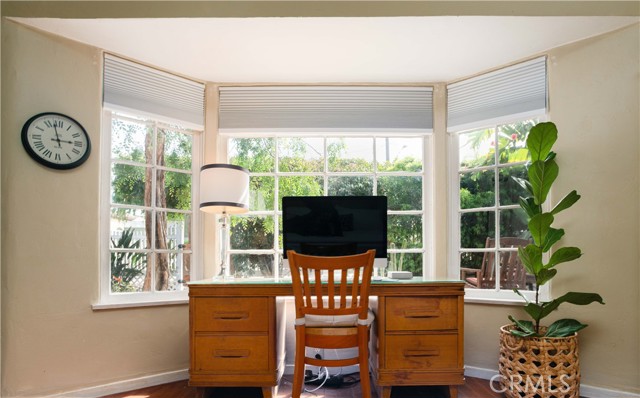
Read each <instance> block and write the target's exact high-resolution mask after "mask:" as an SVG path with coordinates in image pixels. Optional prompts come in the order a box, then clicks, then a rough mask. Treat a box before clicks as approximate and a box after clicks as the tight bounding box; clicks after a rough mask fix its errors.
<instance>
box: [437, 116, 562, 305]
mask: <svg viewBox="0 0 640 398" xmlns="http://www.w3.org/2000/svg"><path fill="white" fill-rule="evenodd" d="M529 116H531V115H529ZM534 117H538V119H539V120H540V121H545V120H546V119H547V116H546V115H540V114H538V115H534ZM527 118H529V117H527ZM527 118H520V117H519V115H516V116H515V118H513V119H510V120H509V121H505V119H502V120H500V121H499V122H498V121H496V123H495V124H490V125H483V126H475V127H472V128H469V129H467V130H465V131H455V132H447V147H448V153H449V163H448V170H447V181H448V185H449V212H448V213H449V214H448V225H449V226H450V228H449V236H448V238H449V239H448V245H447V246H448V247H447V249H448V250H447V252H448V254H447V260H448V261H447V264H448V270H447V275H448V277H449V278H450V279H455V280H459V279H460V221H459V220H460V218H459V217H458V215H459V214H460V181H459V178H458V174H459V172H460V170H459V165H460V159H459V154H460V153H459V152H460V151H459V140H458V137H459V134H460V133H463V132H466V131H469V130H482V129H485V128H487V129H489V128H490V129H494V128H496V127H497V126H499V125H503V124H510V123H517V122H519V121H522V120H525V119H527ZM494 167H498V165H494V166H491V169H493V168H494ZM518 208H519V207H518ZM543 208H544V209H545V210H547V211H548V210H550V204H549V203H548V202H547V203H545V204H544V205H543ZM544 258H545V261H548V255H545V257H544ZM520 293H522V294H523V295H524V296H525V297H526V298H527V300H530V301H535V291H531V290H523V291H521V292H520ZM539 293H540V295H539V299H540V301H548V300H551V282H547V283H546V284H544V285H543V286H541V287H540V291H539ZM464 300H465V302H466V303H478V304H502V305H526V304H527V302H526V301H525V300H524V299H523V298H522V297H520V296H519V295H518V294H517V293H515V292H514V291H512V290H502V289H499V288H496V289H473V288H465V298H464Z"/></svg>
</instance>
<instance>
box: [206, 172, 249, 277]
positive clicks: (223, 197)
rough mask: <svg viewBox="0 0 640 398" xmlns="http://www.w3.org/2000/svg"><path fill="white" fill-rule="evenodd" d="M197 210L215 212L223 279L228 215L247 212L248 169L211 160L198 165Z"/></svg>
mask: <svg viewBox="0 0 640 398" xmlns="http://www.w3.org/2000/svg"><path fill="white" fill-rule="evenodd" d="M200 210H202V211H204V212H207V213H219V214H222V217H221V218H220V219H219V221H220V222H221V223H222V225H221V228H220V261H221V262H220V270H221V274H222V277H223V279H226V278H228V277H229V275H230V274H229V267H228V266H227V239H228V238H227V237H228V232H229V214H239V213H246V212H247V211H249V170H247V169H245V168H244V167H240V166H236V165H233V164H222V163H212V164H206V165H204V166H202V167H201V168H200Z"/></svg>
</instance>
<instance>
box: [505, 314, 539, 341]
mask: <svg viewBox="0 0 640 398" xmlns="http://www.w3.org/2000/svg"><path fill="white" fill-rule="evenodd" d="M509 319H510V320H511V322H513V323H514V324H515V325H516V327H517V328H518V329H512V330H511V334H513V335H515V336H520V337H529V336H534V335H535V334H536V329H535V327H534V326H533V322H531V321H524V320H516V319H515V318H514V317H512V316H511V315H509Z"/></svg>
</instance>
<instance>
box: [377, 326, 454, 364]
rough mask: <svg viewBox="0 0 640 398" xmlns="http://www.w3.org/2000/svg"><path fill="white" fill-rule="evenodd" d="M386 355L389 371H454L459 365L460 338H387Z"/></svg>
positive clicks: (414, 336)
mask: <svg viewBox="0 0 640 398" xmlns="http://www.w3.org/2000/svg"><path fill="white" fill-rule="evenodd" d="M385 354H386V362H387V363H386V368H388V369H422V370H427V369H452V368H456V367H457V365H458V336H457V335H455V334H445V335H437V334H436V335H394V336H387V347H386V350H385Z"/></svg>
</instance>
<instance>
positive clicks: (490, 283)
mask: <svg viewBox="0 0 640 398" xmlns="http://www.w3.org/2000/svg"><path fill="white" fill-rule="evenodd" d="M494 259H495V255H494V252H487V253H465V252H463V253H460V268H461V269H460V279H462V280H463V281H465V282H466V287H468V288H473V289H495V287H496V278H495V265H494V264H495V262H494ZM465 268H466V269H465Z"/></svg>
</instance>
